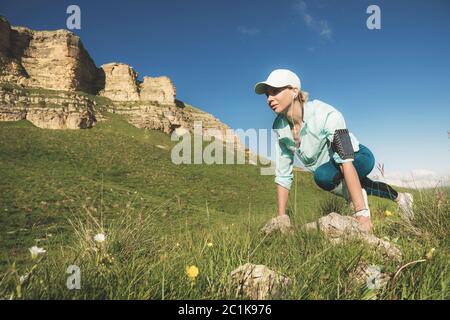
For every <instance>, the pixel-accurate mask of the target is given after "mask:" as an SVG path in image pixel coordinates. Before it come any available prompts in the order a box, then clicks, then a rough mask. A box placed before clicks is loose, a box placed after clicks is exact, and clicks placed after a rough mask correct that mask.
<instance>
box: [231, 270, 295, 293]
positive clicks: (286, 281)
mask: <svg viewBox="0 0 450 320" xmlns="http://www.w3.org/2000/svg"><path fill="white" fill-rule="evenodd" d="M230 276H231V279H232V283H233V285H234V288H235V291H236V292H235V295H236V297H239V296H243V297H245V298H249V299H252V300H266V299H269V298H276V297H277V296H278V295H280V294H281V293H282V292H283V291H284V290H286V289H287V288H288V286H289V285H290V284H291V283H292V280H291V279H290V278H288V277H285V276H283V275H280V274H277V273H276V272H275V271H273V270H270V269H269V268H268V267H266V266H264V265H255V264H252V263H246V264H244V265H242V266H240V267H239V268H237V269H236V270H234V271H232V272H231V274H230Z"/></svg>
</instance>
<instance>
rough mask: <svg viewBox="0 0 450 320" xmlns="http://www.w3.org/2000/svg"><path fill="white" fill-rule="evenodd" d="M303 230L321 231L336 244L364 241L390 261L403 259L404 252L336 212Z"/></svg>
mask: <svg viewBox="0 0 450 320" xmlns="http://www.w3.org/2000/svg"><path fill="white" fill-rule="evenodd" d="M303 228H304V229H305V230H320V231H321V232H322V233H323V234H324V235H325V237H327V238H328V239H329V240H330V241H331V242H332V243H336V244H339V243H342V242H345V241H347V240H362V241H364V242H365V243H367V244H368V245H369V246H371V247H372V248H374V249H375V250H378V251H379V252H381V253H382V254H383V255H384V256H385V257H386V258H388V259H393V260H397V261H400V260H401V259H402V252H401V251H400V249H399V248H397V247H396V246H395V245H394V244H392V243H390V242H388V241H386V240H383V239H380V238H378V237H376V236H374V235H373V234H371V233H368V232H366V231H365V230H363V229H362V228H361V227H360V224H359V223H358V221H357V220H356V219H355V218H353V217H349V216H341V215H340V214H338V213H336V212H332V213H330V214H328V215H326V216H324V217H322V218H320V219H319V220H318V221H317V222H311V223H308V224H306V225H304V226H303Z"/></svg>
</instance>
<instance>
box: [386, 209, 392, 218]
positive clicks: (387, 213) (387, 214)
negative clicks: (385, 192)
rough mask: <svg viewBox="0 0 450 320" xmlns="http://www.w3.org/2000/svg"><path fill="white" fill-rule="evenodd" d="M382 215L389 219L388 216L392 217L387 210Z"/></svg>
mask: <svg viewBox="0 0 450 320" xmlns="http://www.w3.org/2000/svg"><path fill="white" fill-rule="evenodd" d="M384 215H385V216H386V217H390V216H392V212H390V211H389V210H386V211H385V212H384Z"/></svg>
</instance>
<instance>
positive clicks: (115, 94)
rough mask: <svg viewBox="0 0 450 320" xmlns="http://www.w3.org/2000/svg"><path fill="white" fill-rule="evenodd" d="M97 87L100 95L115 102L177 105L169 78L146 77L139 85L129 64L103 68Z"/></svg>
mask: <svg viewBox="0 0 450 320" xmlns="http://www.w3.org/2000/svg"><path fill="white" fill-rule="evenodd" d="M97 87H99V88H103V89H101V90H100V92H99V94H100V95H101V96H104V97H107V98H109V99H111V100H114V101H151V102H157V103H158V104H175V95H176V92H175V90H176V89H175V86H174V84H173V83H172V81H171V80H170V79H169V78H168V77H156V78H152V77H144V81H143V82H141V83H139V81H138V80H137V73H136V72H135V71H134V70H133V68H132V67H130V66H129V65H127V64H124V63H116V62H114V63H108V64H104V65H102V66H101V71H100V74H99V76H98V79H97Z"/></svg>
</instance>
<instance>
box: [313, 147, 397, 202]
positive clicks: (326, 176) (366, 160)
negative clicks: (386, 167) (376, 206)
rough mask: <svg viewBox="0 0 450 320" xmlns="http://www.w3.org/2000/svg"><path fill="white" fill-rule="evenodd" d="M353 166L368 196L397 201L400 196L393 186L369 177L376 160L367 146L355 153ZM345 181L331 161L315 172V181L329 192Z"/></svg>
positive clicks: (335, 164) (337, 167)
mask: <svg viewBox="0 0 450 320" xmlns="http://www.w3.org/2000/svg"><path fill="white" fill-rule="evenodd" d="M353 166H354V167H355V169H356V172H357V173H358V177H359V181H360V182H361V186H362V187H363V188H364V189H365V190H366V192H367V194H368V195H373V196H377V197H381V198H387V199H391V200H395V199H396V198H397V196H398V193H397V191H395V190H394V189H393V188H392V187H391V186H389V185H388V184H386V183H384V182H380V181H373V180H371V179H369V178H368V177H367V175H368V174H369V173H370V172H371V171H372V169H373V167H374V166H375V158H374V156H373V154H372V152H371V151H370V150H369V148H367V147H366V146H364V145H362V144H360V145H359V151H358V152H355V159H354V160H353ZM342 179H344V177H343V175H342V173H341V170H340V169H339V165H338V164H337V163H336V162H335V161H334V159H330V161H328V162H327V163H324V164H323V165H321V166H320V167H318V168H317V169H316V171H315V172H314V181H315V182H316V184H317V185H318V186H319V187H320V188H322V189H324V190H327V191H331V190H333V189H334V188H336V186H337V185H338V184H339V183H340V182H341V181H342Z"/></svg>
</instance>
